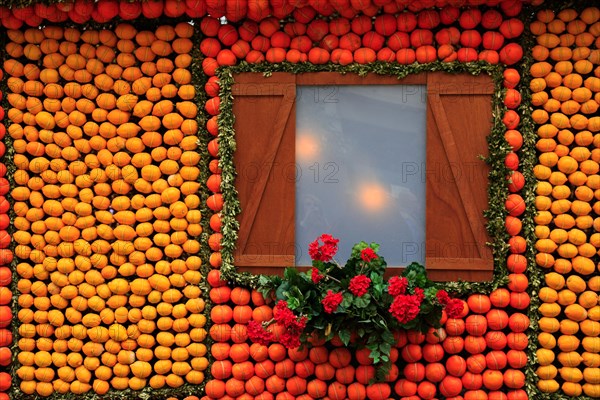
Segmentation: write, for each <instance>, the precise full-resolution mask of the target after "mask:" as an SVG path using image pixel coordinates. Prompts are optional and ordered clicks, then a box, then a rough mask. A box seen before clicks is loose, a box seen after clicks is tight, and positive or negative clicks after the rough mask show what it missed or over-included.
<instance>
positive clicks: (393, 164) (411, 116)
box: [295, 85, 427, 266]
mask: <svg viewBox="0 0 600 400" xmlns="http://www.w3.org/2000/svg"><path fill="white" fill-rule="evenodd" d="M426 101H427V96H426V86H425V85H338V86H297V88H296V143H295V144H296V214H295V220H296V221H295V222H296V225H295V227H296V234H295V241H296V254H295V255H296V265H308V264H310V257H309V256H308V253H307V248H308V244H309V243H310V242H312V241H313V240H314V239H315V238H316V237H318V236H319V235H320V234H321V233H323V232H331V233H332V234H334V235H335V236H336V237H338V238H340V247H339V251H338V254H339V258H338V259H339V260H346V259H348V257H349V256H350V253H351V251H352V245H353V244H354V243H357V242H359V241H361V240H368V241H373V242H377V243H379V244H380V245H381V254H383V255H384V256H385V259H386V261H387V262H388V263H389V265H399V266H406V265H408V264H410V263H411V262H412V261H416V262H419V263H424V262H425V174H424V171H425V152H426V135H425V132H426V130H425V119H426V115H425V113H426V110H427V107H426Z"/></svg>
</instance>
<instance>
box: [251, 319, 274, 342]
mask: <svg viewBox="0 0 600 400" xmlns="http://www.w3.org/2000/svg"><path fill="white" fill-rule="evenodd" d="M248 338H250V340H252V342H254V343H258V344H262V345H265V346H268V345H269V344H270V343H271V342H272V341H273V335H272V334H271V332H267V331H266V330H264V329H263V327H262V325H261V324H260V323H258V322H256V321H254V320H251V321H248Z"/></svg>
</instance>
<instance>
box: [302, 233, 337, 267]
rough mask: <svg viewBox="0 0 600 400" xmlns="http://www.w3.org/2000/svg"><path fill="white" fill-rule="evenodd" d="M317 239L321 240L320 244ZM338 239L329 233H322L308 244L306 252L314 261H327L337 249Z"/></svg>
mask: <svg viewBox="0 0 600 400" xmlns="http://www.w3.org/2000/svg"><path fill="white" fill-rule="evenodd" d="M319 241H321V242H323V244H320V243H319ZM339 242H340V240H339V239H336V238H334V237H333V236H331V235H327V234H323V235H321V236H319V237H318V238H317V240H315V241H314V242H312V243H311V244H309V245H308V254H309V255H310V258H312V259H313V260H315V261H322V262H329V261H331V260H332V259H333V256H335V253H337V250H338V243H339Z"/></svg>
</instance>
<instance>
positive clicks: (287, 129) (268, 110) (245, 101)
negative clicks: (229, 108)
mask: <svg viewBox="0 0 600 400" xmlns="http://www.w3.org/2000/svg"><path fill="white" fill-rule="evenodd" d="M232 92H233V97H234V100H233V113H234V115H235V124H234V129H235V132H236V141H237V151H236V152H235V155H234V164H235V168H236V171H237V178H236V188H237V190H238V194H239V200H240V206H241V208H242V212H241V214H240V216H239V221H240V231H239V238H238V242H237V248H236V252H235V254H234V263H235V265H236V266H238V267H285V266H292V265H294V253H295V250H294V243H295V241H294V233H295V228H294V212H295V163H294V160H295V128H296V116H295V98H296V83H295V76H294V75H293V74H285V73H274V74H273V76H271V77H269V78H265V77H264V76H263V75H262V74H251V73H248V74H238V75H236V76H235V84H234V85H233V87H232Z"/></svg>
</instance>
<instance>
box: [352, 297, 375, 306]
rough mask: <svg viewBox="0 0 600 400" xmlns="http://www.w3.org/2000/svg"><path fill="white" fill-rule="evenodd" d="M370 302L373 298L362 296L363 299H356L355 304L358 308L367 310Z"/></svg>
mask: <svg viewBox="0 0 600 400" xmlns="http://www.w3.org/2000/svg"><path fill="white" fill-rule="evenodd" d="M370 300H371V296H369V295H368V294H365V295H364V296H361V297H355V298H354V301H353V303H354V305H355V306H356V307H358V308H365V307H367V306H368V305H369V302H370Z"/></svg>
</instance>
